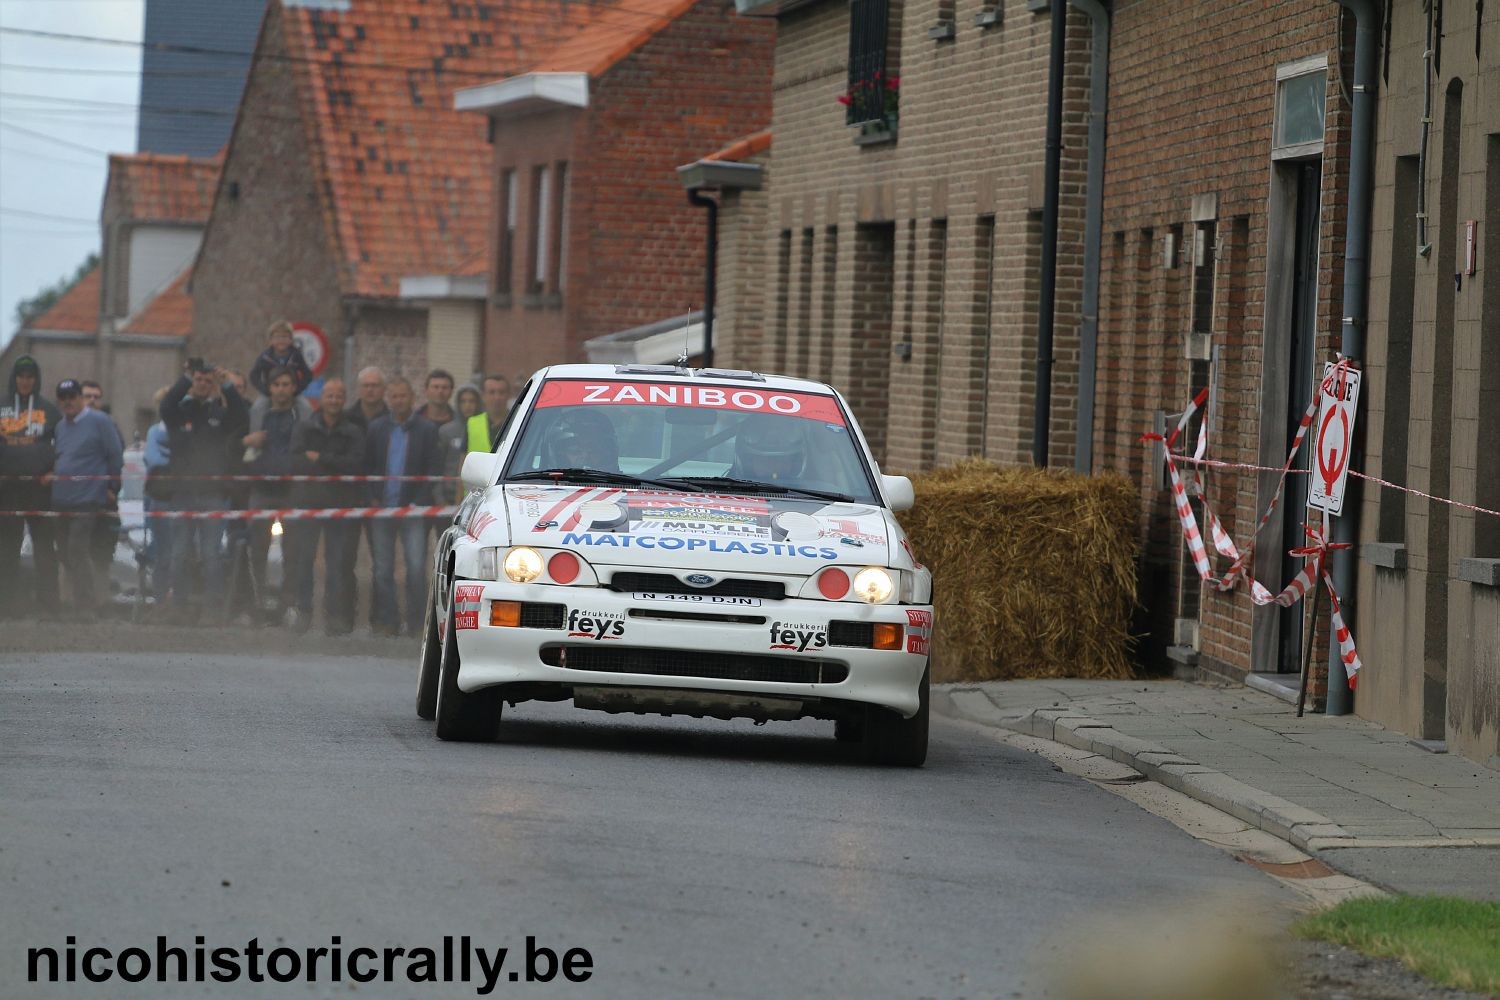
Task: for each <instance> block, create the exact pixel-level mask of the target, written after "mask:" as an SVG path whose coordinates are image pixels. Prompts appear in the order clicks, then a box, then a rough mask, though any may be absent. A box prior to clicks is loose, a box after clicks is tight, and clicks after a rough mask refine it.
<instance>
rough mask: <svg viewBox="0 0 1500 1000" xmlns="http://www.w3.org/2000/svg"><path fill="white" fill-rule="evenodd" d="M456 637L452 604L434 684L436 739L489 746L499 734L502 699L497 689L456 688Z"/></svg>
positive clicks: (457, 664)
mask: <svg viewBox="0 0 1500 1000" xmlns="http://www.w3.org/2000/svg"><path fill="white" fill-rule="evenodd" d="M458 669H459V661H458V636H457V635H456V634H455V630H454V628H453V601H452V600H451V599H450V600H449V601H448V624H447V627H446V628H444V629H443V651H442V655H441V656H440V657H439V665H438V682H437V713H436V718H437V737H438V739H440V740H451V741H457V742H461V743H491V742H493V741H494V739H495V737H496V736H498V735H499V730H500V710H501V708H502V707H503V706H504V698H503V697H502V692H501V689H500V688H498V687H493V688H485V689H483V690H481V691H472V692H467V693H466V692H464V691H460V690H459V688H458Z"/></svg>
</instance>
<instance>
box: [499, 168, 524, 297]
mask: <svg viewBox="0 0 1500 1000" xmlns="http://www.w3.org/2000/svg"><path fill="white" fill-rule="evenodd" d="M519 188H520V183H519V182H518V181H517V180H516V172H515V171H514V170H507V171H505V172H504V173H503V174H501V175H500V191H501V199H500V246H499V248H498V249H499V252H498V253H497V254H496V255H495V291H497V292H500V293H501V294H504V295H509V294H510V290H511V285H510V283H511V280H512V279H511V275H512V274H513V273H514V272H515V252H516V215H517V213H518V212H519V211H520V201H521V192H520V190H519Z"/></svg>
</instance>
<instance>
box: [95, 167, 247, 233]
mask: <svg viewBox="0 0 1500 1000" xmlns="http://www.w3.org/2000/svg"><path fill="white" fill-rule="evenodd" d="M223 162H224V161H223V158H222V157H221V156H218V157H213V158H212V159H198V158H194V157H190V156H168V155H163V154H160V153H116V154H114V155H112V156H110V158H109V183H108V191H109V197H110V198H111V199H112V200H113V201H114V203H115V205H116V206H117V207H118V209H119V212H120V215H119V218H120V219H121V220H123V221H139V222H184V223H203V222H206V221H207V220H208V213H209V209H210V208H212V207H213V197H214V186H215V185H216V184H217V183H218V179H219V168H220V167H222V166H223Z"/></svg>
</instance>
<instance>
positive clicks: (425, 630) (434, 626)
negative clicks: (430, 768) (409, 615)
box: [417, 587, 443, 722]
mask: <svg viewBox="0 0 1500 1000" xmlns="http://www.w3.org/2000/svg"><path fill="white" fill-rule="evenodd" d="M424 621H425V624H424V625H423V626H422V659H421V663H420V664H419V666H418V667H417V718H419V719H426V720H427V721H428V722H431V721H432V720H433V719H434V718H436V717H437V700H438V672H439V670H440V669H441V667H442V659H443V636H442V634H441V633H440V632H439V631H438V609H437V588H436V587H432V588H430V589H429V592H428V594H427V615H426V618H425V619H424Z"/></svg>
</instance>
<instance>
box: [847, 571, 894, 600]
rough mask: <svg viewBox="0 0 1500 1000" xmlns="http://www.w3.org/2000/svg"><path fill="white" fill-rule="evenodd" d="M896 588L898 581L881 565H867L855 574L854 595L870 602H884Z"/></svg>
mask: <svg viewBox="0 0 1500 1000" xmlns="http://www.w3.org/2000/svg"><path fill="white" fill-rule="evenodd" d="M895 590H896V581H895V580H893V579H891V574H890V573H888V572H886V571H885V570H883V569H881V568H880V567H879V566H866V567H865V568H864V569H862V570H860V571H859V572H858V573H855V574H854V596H855V597H858V598H859V599H860V600H861V601H865V602H866V603H868V604H884V603H885V602H886V601H888V600H890V599H891V594H892V593H894V592H895Z"/></svg>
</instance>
